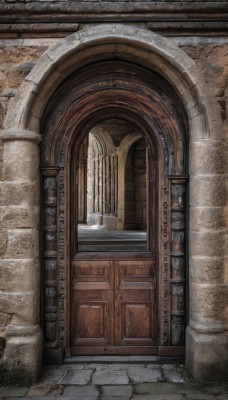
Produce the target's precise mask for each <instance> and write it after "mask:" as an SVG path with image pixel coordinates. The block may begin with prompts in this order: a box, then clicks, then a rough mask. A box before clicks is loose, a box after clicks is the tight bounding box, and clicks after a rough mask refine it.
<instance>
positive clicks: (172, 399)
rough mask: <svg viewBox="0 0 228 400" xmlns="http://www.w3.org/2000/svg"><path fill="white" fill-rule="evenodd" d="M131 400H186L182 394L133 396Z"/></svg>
mask: <svg viewBox="0 0 228 400" xmlns="http://www.w3.org/2000/svg"><path fill="white" fill-rule="evenodd" d="M132 400H186V397H185V395H184V394H135V395H134V396H133V397H132Z"/></svg>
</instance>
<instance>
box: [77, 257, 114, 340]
mask: <svg viewBox="0 0 228 400" xmlns="http://www.w3.org/2000/svg"><path fill="white" fill-rule="evenodd" d="M113 274H114V269H113V262H110V261H97V260H95V261H94V260H91V261H74V262H73V263H72V287H73V290H72V322H73V323H72V340H71V342H72V346H73V347H74V346H111V345H113V344H114V338H113V319H112V318H110V316H113V314H114V298H113V294H114V293H113V291H114V278H113V276H114V275H113Z"/></svg>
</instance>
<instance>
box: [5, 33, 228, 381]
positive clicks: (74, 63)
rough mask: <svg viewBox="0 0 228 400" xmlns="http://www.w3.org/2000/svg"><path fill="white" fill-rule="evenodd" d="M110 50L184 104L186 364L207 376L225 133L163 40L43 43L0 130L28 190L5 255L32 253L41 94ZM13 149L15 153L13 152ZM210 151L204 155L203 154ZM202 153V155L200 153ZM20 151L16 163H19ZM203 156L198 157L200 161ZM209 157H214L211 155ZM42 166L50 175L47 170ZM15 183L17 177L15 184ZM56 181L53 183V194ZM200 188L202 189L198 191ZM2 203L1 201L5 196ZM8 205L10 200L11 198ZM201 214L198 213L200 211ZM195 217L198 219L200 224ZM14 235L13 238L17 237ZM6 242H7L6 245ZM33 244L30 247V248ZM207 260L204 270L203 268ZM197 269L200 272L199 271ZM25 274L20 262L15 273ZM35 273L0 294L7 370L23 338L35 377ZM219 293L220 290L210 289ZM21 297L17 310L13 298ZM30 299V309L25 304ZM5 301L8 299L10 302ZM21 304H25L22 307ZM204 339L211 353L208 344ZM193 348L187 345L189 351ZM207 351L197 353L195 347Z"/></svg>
mask: <svg viewBox="0 0 228 400" xmlns="http://www.w3.org/2000/svg"><path fill="white" fill-rule="evenodd" d="M110 54H113V55H114V56H115V57H122V59H124V60H128V61H132V60H134V62H135V63H138V64H139V65H142V64H143V65H145V66H146V67H147V68H148V69H150V70H152V71H155V72H157V73H159V74H160V75H161V76H163V78H164V79H166V80H167V81H168V82H169V84H170V85H171V86H173V88H175V91H176V93H177V94H178V96H179V97H180V99H181V102H182V104H183V106H184V108H185V110H186V114H187V117H188V122H189V131H190V173H191V184H190V206H191V208H190V244H189V254H190V257H189V265H190V271H191V273H190V277H191V281H190V321H189V328H188V334H187V365H188V366H189V367H190V369H191V371H192V372H193V374H194V375H195V377H196V378H198V379H208V377H210V371H211V370H212V369H213V368H215V369H216V370H217V371H218V373H220V372H221V371H222V368H223V366H224V363H225V359H224V354H225V352H224V350H223V349H224V346H226V343H227V341H226V338H225V335H224V320H223V316H222V315H221V314H219V313H218V311H217V310H218V308H219V307H221V305H222V304H223V303H224V301H225V288H224V285H223V284H222V283H221V280H218V279H216V276H218V274H219V271H221V273H222V270H223V269H222V268H223V264H222V259H223V256H224V248H223V243H224V229H222V227H221V224H222V226H223V222H221V223H218V224H215V225H211V223H210V216H211V215H212V214H213V216H214V218H215V219H216V220H217V221H222V218H221V213H222V212H223V211H222V210H223V206H224V201H223V196H220V195H217V194H216V193H219V194H221V193H223V192H224V177H223V176H222V175H221V173H220V168H219V165H218V162H217V158H216V157H217V156H216V151H215V152H210V147H211V146H213V149H215V148H216V149H218V151H220V152H221V153H222V154H224V151H223V145H224V139H225V138H224V134H223V132H222V128H221V124H220V122H221V121H220V120H219V119H218V117H217V116H216V115H215V113H214V110H213V103H212V102H210V100H211V99H210V96H209V94H208V93H207V90H206V88H205V85H204V82H203V79H202V78H201V77H200V76H199V74H198V71H197V69H196V67H195V64H194V62H193V61H192V60H191V59H189V57H187V56H186V54H185V53H184V52H182V51H181V50H180V49H179V48H177V47H176V46H175V45H173V44H171V43H170V42H169V41H168V40H166V39H164V38H162V37H160V36H158V35H155V34H152V33H150V32H147V31H144V30H139V29H137V28H133V27H126V26H121V25H110V26H108V27H106V26H101V27H94V28H91V29H89V30H88V31H87V30H85V31H82V32H79V33H77V34H74V35H71V36H70V37H68V38H66V39H63V40H61V41H60V42H59V43H58V44H57V45H55V46H53V47H52V48H50V49H49V50H48V51H47V52H46V53H45V54H44V55H43V56H42V57H41V59H40V60H39V61H38V63H37V66H36V67H35V68H34V70H33V71H32V72H31V73H30V74H29V75H28V76H27V78H26V80H25V82H24V83H23V85H22V86H21V88H20V90H19V92H18V95H17V96H16V98H15V100H13V101H12V103H11V107H10V109H9V112H8V116H7V120H6V124H5V131H4V132H2V133H1V139H2V140H3V141H4V177H5V180H6V185H8V182H11V181H15V182H17V181H18V182H20V187H22V186H23V187H24V189H25V190H26V191H27V193H29V196H27V195H26V193H25V192H24V193H22V192H21V189H19V187H18V193H20V196H22V198H24V199H25V201H26V204H27V205H28V207H29V210H30V212H31V214H32V220H33V222H32V225H31V228H29V229H27V230H23V231H20V232H19V231H17V230H15V231H14V230H11V232H9V240H8V247H9V248H8V251H9V252H10V248H11V254H10V256H9V255H8V256H6V258H11V259H14V260H15V261H14V262H15V265H19V261H18V258H17V256H16V254H15V252H14V251H13V248H12V246H13V247H14V243H17V241H18V240H22V241H24V240H25V238H26V241H27V242H28V243H30V247H29V249H24V250H23V246H22V248H21V250H20V252H21V253H20V254H21V255H22V254H23V257H24V258H25V259H26V258H27V259H28V260H32V262H33V263H34V262H37V259H38V240H37V232H38V229H37V223H38V218H37V214H36V211H35V210H37V207H38V205H39V201H38V199H39V196H38V180H39V178H38V146H37V142H39V141H40V139H41V135H42V131H41V130H40V119H41V117H42V115H43V112H44V109H45V107H46V104H47V101H48V99H49V98H50V96H51V95H52V94H53V92H54V91H55V90H56V89H57V87H58V86H59V83H60V82H62V81H63V79H64V77H66V76H69V74H70V73H72V71H74V70H75V69H76V67H77V68H79V67H80V66H82V65H85V64H87V63H88V62H89V61H91V59H92V60H95V59H96V60H100V59H103V58H104V57H109V55H110ZM18 148H20V150H21V151H20V157H19V156H18ZM208 154H210V157H208V156H207V155H208ZM204 155H205V156H204ZM19 158H20V162H18V160H19ZM202 159H203V160H204V162H203V163H202ZM212 161H214V162H212ZM54 172H55V171H54V170H53V168H52V169H51V170H50V171H49V175H50V177H51V176H53V174H54ZM15 184H16V183H15ZM54 190H55V188H54V187H53V193H54ZM205 193H206V195H205ZM6 204H8V203H7V200H6ZM10 206H11V207H15V204H14V203H13V204H12V203H11V204H10ZM202 213H203V217H201V216H202ZM199 221H201V223H199ZM18 235H19V236H20V237H19V236H18ZM10 246H11V247H10ZM34 249H35V252H34ZM206 265H210V271H211V274H210V276H208V275H207V274H206V273H205V270H206V268H207V267H206ZM199 271H200V272H199ZM21 274H24V276H27V272H25V271H24V270H23V269H19V270H18V276H21ZM38 293H39V279H36V281H35V282H34V281H33V282H31V284H30V286H29V287H28V288H26V291H25V292H24V293H23V295H21V294H15V293H12V292H10V291H9V294H8V295H7V296H5V298H4V299H3V302H4V304H5V305H6V308H7V309H8V308H9V307H11V309H13V310H14V311H13V313H14V318H13V320H12V322H11V324H10V325H9V326H8V327H7V346H6V359H7V368H8V370H11V371H15V369H16V365H17V362H16V360H15V356H13V353H15V352H16V353H17V354H19V353H18V351H17V349H18V346H20V345H21V344H22V343H23V344H24V346H25V347H26V349H27V354H29V355H30V356H31V357H33V358H34V363H33V365H32V366H30V367H28V358H27V355H26V356H25V354H20V355H18V359H19V365H20V367H19V370H20V371H23V370H29V371H30V375H31V379H33V378H34V376H36V374H37V372H38V370H39V367H40V349H41V341H40V339H41V336H40V331H39V326H38V322H39V316H38V306H37V304H38V303H39V301H38V299H39V294H38ZM218 293H219V296H217V295H218ZM18 299H20V301H21V303H20V311H19V310H17V307H16V305H15V306H13V305H12V304H15V303H16V302H18ZM28 301H29V302H30V304H31V306H30V307H29V311H30V312H29V313H26V311H25V310H26V304H27V303H28ZM10 304H11V306H10ZM23 310H24V311H23ZM208 346H210V354H207V348H208ZM192 349H193V350H192ZM199 352H200V354H204V355H205V354H207V356H204V357H202V359H201V360H199V359H198V358H197V353H199Z"/></svg>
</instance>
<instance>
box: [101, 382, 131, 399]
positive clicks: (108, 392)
mask: <svg viewBox="0 0 228 400" xmlns="http://www.w3.org/2000/svg"><path fill="white" fill-rule="evenodd" d="M102 394H103V396H106V397H108V396H109V397H118V398H119V397H121V396H122V397H123V396H125V398H126V400H127V399H128V398H130V396H131V395H132V386H131V385H118V386H116V385H115V386H102Z"/></svg>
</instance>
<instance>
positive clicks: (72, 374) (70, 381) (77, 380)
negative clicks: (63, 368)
mask: <svg viewBox="0 0 228 400" xmlns="http://www.w3.org/2000/svg"><path fill="white" fill-rule="evenodd" d="M92 373H93V371H92V370H90V369H87V370H85V369H83V370H81V369H80V370H77V369H70V370H68V371H67V373H66V374H65V375H64V377H63V378H61V379H60V380H59V384H61V385H87V384H88V383H89V382H90V379H91V375H92Z"/></svg>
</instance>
